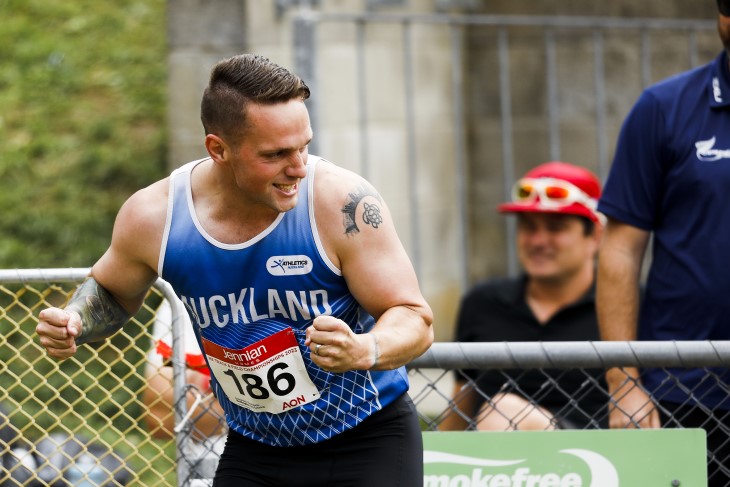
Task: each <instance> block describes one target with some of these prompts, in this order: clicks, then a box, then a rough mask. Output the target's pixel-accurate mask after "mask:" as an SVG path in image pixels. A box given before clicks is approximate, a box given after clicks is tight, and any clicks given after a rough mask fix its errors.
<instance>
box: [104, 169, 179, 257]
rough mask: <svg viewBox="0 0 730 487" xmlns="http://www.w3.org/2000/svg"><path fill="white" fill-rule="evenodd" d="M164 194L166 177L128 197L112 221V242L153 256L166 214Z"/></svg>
mask: <svg viewBox="0 0 730 487" xmlns="http://www.w3.org/2000/svg"><path fill="white" fill-rule="evenodd" d="M167 196H168V178H165V179H162V180H160V181H157V182H156V183H153V184H151V185H150V186H147V187H146V188H143V189H140V190H139V191H137V192H136V193H134V194H133V195H132V196H130V197H129V199H127V201H126V202H125V203H124V204H123V205H122V208H121V209H120V210H119V213H118V215H117V219H116V222H115V223H114V234H113V237H112V239H113V243H114V244H115V245H116V244H120V245H122V246H123V247H125V248H128V249H129V250H134V253H136V254H142V255H145V256H151V255H155V256H156V255H157V253H158V250H159V248H160V244H161V242H162V233H163V230H164V226H165V220H166V217H167ZM145 261H147V259H146V258H145ZM147 263H148V264H151V263H150V262H147Z"/></svg>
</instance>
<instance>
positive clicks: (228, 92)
mask: <svg viewBox="0 0 730 487" xmlns="http://www.w3.org/2000/svg"><path fill="white" fill-rule="evenodd" d="M309 94H310V93H309V88H308V87H307V85H306V84H305V83H304V81H302V79H301V78H299V77H298V76H296V75H295V74H293V73H291V72H290V71H288V70H287V69H285V68H283V67H281V66H279V65H278V64H275V63H273V62H271V61H269V60H268V59H267V58H265V57H263V56H259V55H256V54H240V55H238V56H233V57H230V58H227V59H224V60H222V61H219V62H218V63H216V64H215V66H213V68H212V69H211V71H210V79H209V81H208V86H207V87H206V88H205V91H204V92H203V99H202V101H201V103H200V120H201V121H202V122H203V128H204V129H205V133H206V135H207V134H216V135H219V136H221V137H223V138H225V139H227V141H229V142H230V143H235V142H237V141H238V139H239V138H240V136H241V134H242V132H243V131H244V130H245V126H246V104H247V103H250V102H254V103H263V104H274V103H284V102H287V101H289V100H294V99H301V100H306V99H307V98H309Z"/></svg>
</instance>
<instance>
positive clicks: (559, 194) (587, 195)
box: [497, 161, 602, 223]
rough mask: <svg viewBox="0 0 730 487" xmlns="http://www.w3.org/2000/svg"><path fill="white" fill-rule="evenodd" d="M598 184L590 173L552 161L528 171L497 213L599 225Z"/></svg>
mask: <svg viewBox="0 0 730 487" xmlns="http://www.w3.org/2000/svg"><path fill="white" fill-rule="evenodd" d="M600 196H601V182H600V181H599V179H598V178H597V177H596V175H595V174H593V173H592V172H591V171H589V170H588V169H586V168H584V167H580V166H575V165H573V164H568V163H567V162H559V161H552V162H546V163H544V164H540V165H539V166H537V167H535V168H533V169H531V170H530V171H528V172H527V174H525V175H524V176H523V177H522V178H521V179H520V180H518V181H517V183H515V185H514V187H513V189H512V201H511V202H509V203H502V204H501V205H499V206H498V207H497V209H498V210H499V212H500V213H524V212H531V213H562V214H566V215H578V216H584V217H586V218H590V219H591V220H593V221H594V222H596V223H602V221H601V220H602V215H600V214H599V213H598V212H597V211H596V206H597V205H598V198H600Z"/></svg>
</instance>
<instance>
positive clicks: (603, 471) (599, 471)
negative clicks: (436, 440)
mask: <svg viewBox="0 0 730 487" xmlns="http://www.w3.org/2000/svg"><path fill="white" fill-rule="evenodd" d="M559 453H562V454H565V455H570V456H572V457H576V458H578V459H579V460H581V461H582V462H584V463H585V464H586V465H587V467H588V470H589V471H590V478H589V479H586V478H583V476H582V475H581V474H579V473H578V472H575V471H570V467H568V468H567V471H566V469H565V468H564V467H565V465H566V464H567V465H570V460H568V459H566V462H561V463H562V467H563V468H562V469H561V471H560V472H558V471H553V472H548V471H542V472H533V471H532V470H531V468H530V467H529V466H528V465H524V464H525V463H527V459H525V458H521V459H517V460H491V459H485V458H475V457H471V456H465V455H455V454H452V453H444V452H437V451H428V450H426V451H424V452H423V463H424V464H436V463H440V464H449V465H453V466H462V467H461V468H460V469H459V473H458V474H450V475H448V474H447V475H444V474H426V475H424V477H423V484H424V487H542V486H551V487H619V482H618V472H617V470H616V467H614V466H613V464H612V463H611V462H610V461H609V460H608V459H607V458H606V457H604V456H603V455H599V454H598V453H596V452H594V451H591V450H585V449H579V448H569V449H564V450H559ZM469 468H470V469H471V470H470V471H468V472H467V471H465V470H466V469H469ZM543 470H544V469H543ZM576 470H585V468H581V469H576Z"/></svg>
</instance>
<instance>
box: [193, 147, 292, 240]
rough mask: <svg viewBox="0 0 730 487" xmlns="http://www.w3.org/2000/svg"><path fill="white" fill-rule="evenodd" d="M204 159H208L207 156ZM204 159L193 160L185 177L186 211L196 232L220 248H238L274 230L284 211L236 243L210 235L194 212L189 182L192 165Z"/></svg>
mask: <svg viewBox="0 0 730 487" xmlns="http://www.w3.org/2000/svg"><path fill="white" fill-rule="evenodd" d="M206 159H210V158H209V157H208V158H206ZM206 159H201V160H200V161H195V163H194V164H193V167H191V168H190V171H189V172H188V176H187V177H186V178H185V194H186V197H187V203H188V205H187V206H188V212H189V214H190V218H191V220H192V221H193V224H195V228H197V229H198V232H199V233H200V235H202V237H203V238H204V239H205V240H207V241H208V243H210V244H211V245H213V246H214V247H218V248H219V249H222V250H240V249H245V248H247V247H250V246H252V245H254V244H255V243H256V242H259V241H260V240H261V239H263V238H264V237H266V236H267V235H268V234H270V233H271V232H273V231H274V229H275V228H276V226H277V225H278V224H279V222H280V221H281V219H282V218H284V213H279V215H278V216H277V217H276V219H274V221H273V222H272V223H271V225H269V226H268V227H267V228H266V229H265V230H264V231H262V232H261V233H259V234H258V235H256V236H255V237H253V238H251V239H249V240H247V241H245V242H242V243H237V244H227V243H223V242H221V241H219V240H217V239H215V238H214V237H213V236H212V235H210V234H209V233H208V232H207V231H206V230H205V228H204V227H203V225H202V224H201V223H200V220H198V214H197V213H196V212H195V205H194V204H193V187H192V186H193V185H192V184H191V179H192V174H193V169H195V167H194V166H197V165H198V164H199V163H201V162H203V161H204V160H206Z"/></svg>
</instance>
